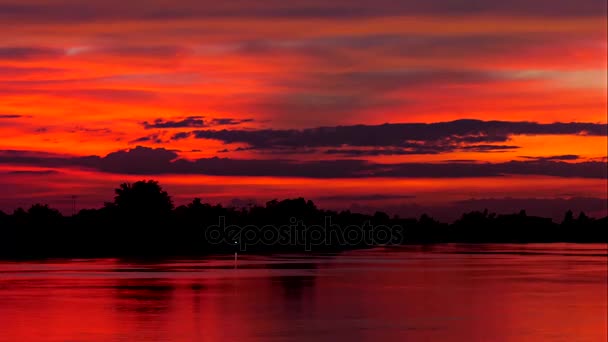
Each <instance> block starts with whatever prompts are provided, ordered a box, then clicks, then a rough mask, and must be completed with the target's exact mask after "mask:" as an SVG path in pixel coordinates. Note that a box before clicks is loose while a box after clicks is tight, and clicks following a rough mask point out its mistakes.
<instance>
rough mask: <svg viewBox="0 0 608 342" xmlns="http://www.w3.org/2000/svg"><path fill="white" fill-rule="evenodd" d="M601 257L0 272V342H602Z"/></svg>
mask: <svg viewBox="0 0 608 342" xmlns="http://www.w3.org/2000/svg"><path fill="white" fill-rule="evenodd" d="M607 253H608V252H607V247H606V245H603V244H596V245H577V244H532V245H480V246H463V245H443V246H437V247H403V248H394V249H374V250H365V251H354V252H348V253H343V254H334V255H331V254H323V255H275V256H249V255H240V256H239V260H238V265H237V268H236V269H235V268H234V267H235V265H234V260H233V258H232V257H210V258H205V259H197V260H170V261H167V260H164V261H148V262H141V261H133V260H131V261H125V260H114V259H103V260H70V261H66V260H53V261H44V262H27V263H14V262H0V341H104V342H105V341H245V342H247V341H315V342H320V341H406V340H407V341H606V337H607V332H606V330H607V327H606V325H607V323H606V322H607V319H608V317H607V315H608V314H607V310H608V308H607V287H606V286H607V264H606V263H607V260H608V259H607Z"/></svg>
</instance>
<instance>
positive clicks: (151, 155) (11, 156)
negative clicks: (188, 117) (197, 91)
mask: <svg viewBox="0 0 608 342" xmlns="http://www.w3.org/2000/svg"><path fill="white" fill-rule="evenodd" d="M0 163H1V164H12V165H34V166H38V167H79V168H90V169H95V170H99V171H102V172H110V173H118V174H140V175H155V174H205V175H222V176H275V177H307V178H360V177H399V178H458V177H495V176H503V175H543V176H555V177H580V178H598V179H606V178H608V174H607V171H608V169H607V165H606V163H604V162H579V163H566V162H561V161H546V160H543V161H539V160H531V161H509V162H502V163H468V162H455V163H449V162H448V163H394V164H377V163H372V162H369V161H364V160H318V161H295V160H288V159H264V160H255V159H229V158H218V157H213V158H201V159H195V160H186V159H180V158H179V156H178V154H177V153H176V152H175V151H170V150H166V149H164V148H157V149H151V148H146V147H141V146H138V147H136V148H134V149H131V150H126V151H117V152H113V153H110V154H108V155H107V156H105V157H99V156H87V157H66V156H58V155H53V154H36V153H31V152H27V151H0Z"/></svg>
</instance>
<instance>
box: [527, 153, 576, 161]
mask: <svg viewBox="0 0 608 342" xmlns="http://www.w3.org/2000/svg"><path fill="white" fill-rule="evenodd" d="M521 158H524V159H532V160H537V161H562V160H578V159H580V156H577V155H575V154H563V155H559V156H548V157H529V156H522V157H521Z"/></svg>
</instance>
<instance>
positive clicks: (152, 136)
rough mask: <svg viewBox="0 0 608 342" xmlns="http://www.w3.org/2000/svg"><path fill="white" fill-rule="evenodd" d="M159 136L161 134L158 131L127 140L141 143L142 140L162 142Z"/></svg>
mask: <svg viewBox="0 0 608 342" xmlns="http://www.w3.org/2000/svg"><path fill="white" fill-rule="evenodd" d="M161 136H162V134H160V133H156V134H150V135H146V136H143V137H141V138H137V139H134V140H131V141H129V144H138V143H143V142H150V143H154V144H162V143H163V142H164V141H163V139H162V138H161Z"/></svg>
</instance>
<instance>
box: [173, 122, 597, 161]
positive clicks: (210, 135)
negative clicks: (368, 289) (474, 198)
mask: <svg viewBox="0 0 608 342" xmlns="http://www.w3.org/2000/svg"><path fill="white" fill-rule="evenodd" d="M513 135H594V136H605V135H607V126H606V125H605V124H596V123H578V122H571V123H559V122H558V123H550V124H541V123H536V122H511V121H481V120H457V121H450V122H438V123H401V124H383V125H375V126H371V125H354V126H333V127H317V128H308V129H301V130H295V129H289V130H274V129H261V130H238V129H236V130H226V129H223V130H195V131H191V132H179V133H175V134H174V135H173V136H172V137H171V140H180V139H185V138H188V137H194V138H197V139H213V140H219V141H221V142H223V143H225V144H235V143H239V144H246V145H248V147H250V148H251V149H260V150H265V149H284V148H320V147H331V148H333V149H329V150H327V151H326V153H328V154H340V153H341V152H342V154H345V155H384V154H415V153H423V154H434V153H441V152H447V151H454V150H469V151H477V152H488V151H501V150H511V149H516V148H518V146H512V145H504V144H501V145H493V143H504V142H507V141H508V140H509V139H510V137H511V136H513ZM345 147H351V148H345ZM352 147H357V148H360V147H371V148H383V149H370V150H361V149H353V148H352Z"/></svg>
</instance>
